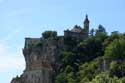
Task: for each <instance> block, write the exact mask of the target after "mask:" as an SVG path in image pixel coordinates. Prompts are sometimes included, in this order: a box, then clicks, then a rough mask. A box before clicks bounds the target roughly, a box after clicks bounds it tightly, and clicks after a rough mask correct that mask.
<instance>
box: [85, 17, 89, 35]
mask: <svg viewBox="0 0 125 83" xmlns="http://www.w3.org/2000/svg"><path fill="white" fill-rule="evenodd" d="M84 29H85V30H86V32H87V33H89V19H88V15H86V18H85V20H84Z"/></svg>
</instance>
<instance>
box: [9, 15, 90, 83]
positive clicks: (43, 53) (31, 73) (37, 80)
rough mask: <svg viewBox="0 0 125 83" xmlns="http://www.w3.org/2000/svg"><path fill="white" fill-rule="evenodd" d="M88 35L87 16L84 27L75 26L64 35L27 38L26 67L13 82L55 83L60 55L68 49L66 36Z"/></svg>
mask: <svg viewBox="0 0 125 83" xmlns="http://www.w3.org/2000/svg"><path fill="white" fill-rule="evenodd" d="M88 35H89V20H88V16H86V18H85V21H84V29H82V28H81V27H80V26H79V27H78V26H75V27H74V28H73V29H72V30H70V31H69V30H68V31H64V36H60V37H59V36H58V37H56V38H52V37H50V38H47V39H43V38H26V39H25V46H24V49H23V55H24V58H25V62H26V68H25V70H24V72H23V74H22V75H21V76H20V77H18V76H17V77H16V78H13V79H12V81H11V83H54V77H55V75H56V73H57V71H58V68H59V66H60V59H59V56H60V55H61V52H62V51H64V50H66V47H65V45H64V38H68V37H72V38H74V39H75V40H81V39H85V38H87V37H88Z"/></svg>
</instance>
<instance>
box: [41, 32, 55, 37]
mask: <svg viewBox="0 0 125 83" xmlns="http://www.w3.org/2000/svg"><path fill="white" fill-rule="evenodd" d="M42 36H43V38H44V39H47V38H50V37H53V38H55V37H56V36H57V32H56V31H45V32H43V33H42Z"/></svg>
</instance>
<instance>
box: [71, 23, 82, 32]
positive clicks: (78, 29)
mask: <svg viewBox="0 0 125 83" xmlns="http://www.w3.org/2000/svg"><path fill="white" fill-rule="evenodd" d="M81 31H82V28H81V27H80V26H77V25H75V26H74V27H73V29H71V32H78V33H80V32H81Z"/></svg>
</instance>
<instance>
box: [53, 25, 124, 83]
mask: <svg viewBox="0 0 125 83" xmlns="http://www.w3.org/2000/svg"><path fill="white" fill-rule="evenodd" d="M100 27H102V26H101V25H100ZM100 30H103V31H104V32H102V33H99V32H97V33H96V34H92V35H91V36H90V37H89V38H88V39H85V40H82V41H79V42H76V40H72V39H70V38H68V39H66V40H65V42H66V43H65V44H66V46H67V47H68V48H69V49H67V50H65V51H64V52H62V55H61V56H60V59H61V63H62V64H61V67H60V69H59V73H58V74H57V76H56V81H55V82H56V83H125V34H120V33H112V34H111V35H107V34H106V32H105V30H104V29H102V28H100ZM73 43H74V44H73Z"/></svg>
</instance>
